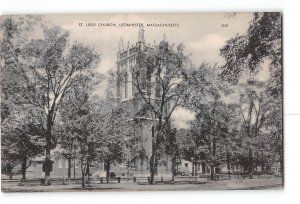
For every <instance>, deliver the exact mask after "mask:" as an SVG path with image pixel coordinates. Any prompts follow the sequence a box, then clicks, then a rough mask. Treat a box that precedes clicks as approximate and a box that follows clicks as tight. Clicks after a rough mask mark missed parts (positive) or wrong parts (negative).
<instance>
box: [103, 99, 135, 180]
mask: <svg viewBox="0 0 300 204" xmlns="http://www.w3.org/2000/svg"><path fill="white" fill-rule="evenodd" d="M125 108H126V107H122V106H120V105H119V103H118V101H117V100H116V99H114V98H110V97H108V98H106V99H104V100H102V101H101V102H100V103H99V109H98V110H99V113H100V114H99V116H100V118H101V120H100V125H101V126H100V128H99V129H98V132H97V143H99V148H98V151H97V153H98V157H99V158H100V160H102V161H104V164H105V168H106V180H107V183H108V182H109V177H110V167H111V164H115V163H121V162H122V161H123V159H124V148H125V140H124V139H125V136H126V135H127V132H128V131H129V130H130V128H129V124H128V121H127V115H126V111H125V110H126V109H125Z"/></svg>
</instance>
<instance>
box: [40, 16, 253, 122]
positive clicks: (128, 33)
mask: <svg viewBox="0 0 300 204" xmlns="http://www.w3.org/2000/svg"><path fill="white" fill-rule="evenodd" d="M228 15H230V14H229V13H189V14H184V13H181V14H171V13H170V14H101V15H99V14H97V15H96V14H80V15H46V16H45V19H46V20H48V21H49V23H50V24H54V25H58V26H60V27H62V28H64V29H66V30H68V31H70V36H71V39H73V40H77V41H79V42H83V43H85V44H89V45H93V46H95V48H96V49H97V50H98V51H99V52H100V54H101V62H100V64H99V67H98V71H99V72H100V73H103V74H104V73H106V72H107V71H109V70H112V69H115V70H116V58H117V52H118V49H119V41H120V38H121V37H122V38H123V41H124V47H125V48H126V47H127V42H128V41H129V44H130V46H132V45H133V44H135V43H136V41H137V37H138V30H139V27H138V26H137V27H120V26H118V25H119V23H143V24H144V30H145V40H146V43H147V44H148V43H149V44H151V45H153V43H154V41H156V43H158V42H159V41H160V40H162V38H163V35H164V34H166V37H167V40H168V41H169V43H170V44H173V43H174V44H178V43H184V45H185V53H186V54H192V55H191V58H192V61H193V64H194V65H196V66H198V65H200V64H201V63H202V62H208V63H211V64H214V63H222V60H223V59H222V58H221V57H220V56H219V49H220V48H222V47H223V46H224V45H225V42H226V41H227V40H229V39H230V38H232V37H234V36H235V35H237V34H238V33H240V34H243V33H245V32H246V31H247V29H248V27H249V22H250V21H251V19H252V17H253V14H252V13H237V14H236V15H235V16H233V17H230V18H229V17H228ZM79 23H83V25H84V26H79ZM86 23H95V24H96V26H86ZM99 23H115V24H116V25H117V26H112V27H103V26H98V24H99ZM147 23H157V24H160V23H174V24H178V25H179V26H178V27H147V26H146V24H147ZM222 24H228V27H222ZM103 86H105V83H104V84H103ZM98 92H99V94H100V95H101V93H103V92H104V87H102V88H101V87H100V88H99V91H98ZM193 118H194V117H193V113H191V112H189V111H188V110H184V109H183V108H179V109H177V110H176V111H175V112H174V114H173V120H174V124H175V126H176V127H177V128H186V127H187V124H188V123H187V122H188V121H190V120H193Z"/></svg>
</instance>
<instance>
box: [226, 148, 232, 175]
mask: <svg viewBox="0 0 300 204" xmlns="http://www.w3.org/2000/svg"><path fill="white" fill-rule="evenodd" d="M226 162H227V170H228V177H229V178H230V176H231V171H230V154H229V153H228V152H227V155H226Z"/></svg>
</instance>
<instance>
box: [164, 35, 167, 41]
mask: <svg viewBox="0 0 300 204" xmlns="http://www.w3.org/2000/svg"><path fill="white" fill-rule="evenodd" d="M163 41H164V42H167V37H166V34H164V36H163Z"/></svg>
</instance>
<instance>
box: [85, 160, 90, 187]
mask: <svg viewBox="0 0 300 204" xmlns="http://www.w3.org/2000/svg"><path fill="white" fill-rule="evenodd" d="M86 175H87V182H88V183H89V182H90V165H89V162H87V164H86Z"/></svg>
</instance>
